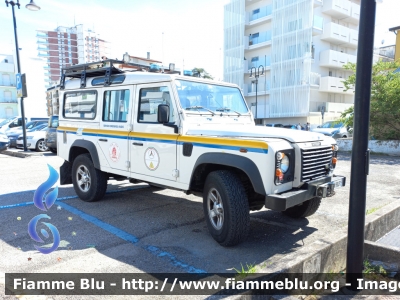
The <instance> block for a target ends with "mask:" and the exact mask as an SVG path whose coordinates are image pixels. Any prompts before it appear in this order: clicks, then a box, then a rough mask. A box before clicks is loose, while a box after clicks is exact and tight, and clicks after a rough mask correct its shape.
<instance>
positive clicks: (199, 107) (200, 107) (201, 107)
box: [185, 106, 215, 116]
mask: <svg viewBox="0 0 400 300" xmlns="http://www.w3.org/2000/svg"><path fill="white" fill-rule="evenodd" d="M185 109H189V110H190V109H197V111H199V109H204V110H207V111H209V112H210V113H212V115H213V116H214V115H215V112H214V111H212V110H211V109H208V108H204V107H203V106H189V107H186V108H185ZM199 112H200V111H199Z"/></svg>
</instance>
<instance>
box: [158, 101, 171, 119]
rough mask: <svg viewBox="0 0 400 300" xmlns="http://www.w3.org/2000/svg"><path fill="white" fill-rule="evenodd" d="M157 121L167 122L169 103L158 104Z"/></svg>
mask: <svg viewBox="0 0 400 300" xmlns="http://www.w3.org/2000/svg"><path fill="white" fill-rule="evenodd" d="M157 121H158V123H162V124H165V123H168V122H169V105H167V104H159V105H158V112H157Z"/></svg>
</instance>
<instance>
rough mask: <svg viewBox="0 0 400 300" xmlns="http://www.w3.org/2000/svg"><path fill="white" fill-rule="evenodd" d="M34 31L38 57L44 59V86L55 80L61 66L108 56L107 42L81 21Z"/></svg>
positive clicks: (56, 82)
mask: <svg viewBox="0 0 400 300" xmlns="http://www.w3.org/2000/svg"><path fill="white" fill-rule="evenodd" d="M36 31H37V34H36V37H37V45H38V48H37V50H38V57H40V58H43V60H44V61H45V65H44V73H45V82H46V83H45V87H46V88H49V87H51V86H54V85H55V84H58V83H59V80H60V75H61V69H62V68H63V67H66V66H71V65H74V64H78V63H79V64H82V63H88V62H92V61H99V60H100V59H101V57H103V56H106V57H107V56H108V43H107V42H106V41H105V40H102V39H100V38H99V34H97V33H96V32H94V30H91V29H88V28H85V27H84V25H82V24H80V25H76V26H73V27H65V26H58V27H57V28H56V29H55V30H53V31H52V30H36Z"/></svg>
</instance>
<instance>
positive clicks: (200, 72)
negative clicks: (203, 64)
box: [192, 68, 214, 79]
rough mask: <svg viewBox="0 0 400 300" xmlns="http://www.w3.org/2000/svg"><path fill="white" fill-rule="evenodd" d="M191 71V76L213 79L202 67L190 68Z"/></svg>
mask: <svg viewBox="0 0 400 300" xmlns="http://www.w3.org/2000/svg"><path fill="white" fill-rule="evenodd" d="M192 72H193V77H200V78H205V79H214V77H212V76H211V74H209V73H208V72H207V71H206V70H204V69H203V68H194V69H193V70H192Z"/></svg>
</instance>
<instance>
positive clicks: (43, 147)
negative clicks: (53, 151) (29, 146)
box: [35, 139, 49, 152]
mask: <svg viewBox="0 0 400 300" xmlns="http://www.w3.org/2000/svg"><path fill="white" fill-rule="evenodd" d="M35 150H36V151H38V152H45V151H47V150H49V148H48V147H47V146H46V143H45V142H44V140H43V139H42V140H38V141H37V142H36V146H35Z"/></svg>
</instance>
